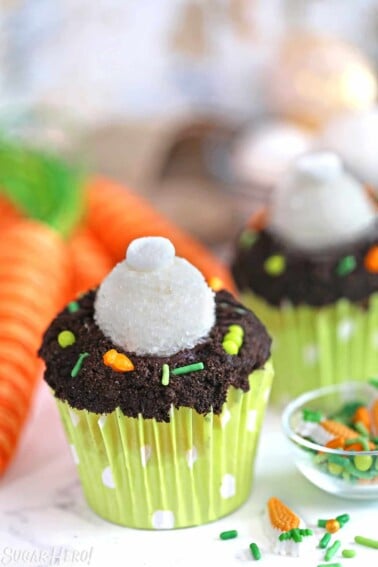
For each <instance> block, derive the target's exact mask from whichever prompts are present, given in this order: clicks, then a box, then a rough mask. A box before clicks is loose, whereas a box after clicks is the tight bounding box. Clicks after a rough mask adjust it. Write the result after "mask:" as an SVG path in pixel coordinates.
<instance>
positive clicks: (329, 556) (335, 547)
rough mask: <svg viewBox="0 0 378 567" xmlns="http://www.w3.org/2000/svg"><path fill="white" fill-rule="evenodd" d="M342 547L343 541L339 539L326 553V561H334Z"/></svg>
mask: <svg viewBox="0 0 378 567" xmlns="http://www.w3.org/2000/svg"><path fill="white" fill-rule="evenodd" d="M340 547H341V541H340V540H339V539H337V540H336V541H335V542H334V543H333V544H332V545H331V547H329V548H328V549H327V551H326V554H325V556H324V559H325V560H326V561H330V560H331V559H332V557H334V556H335V555H336V553H337V552H338V551H339V549H340Z"/></svg>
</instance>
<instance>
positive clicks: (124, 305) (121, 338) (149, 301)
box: [95, 237, 215, 356]
mask: <svg viewBox="0 0 378 567" xmlns="http://www.w3.org/2000/svg"><path fill="white" fill-rule="evenodd" d="M95 320H96V323H97V325H98V326H99V327H100V329H101V330H102V332H103V333H104V335H106V336H107V337H108V338H110V339H111V340H112V341H113V342H114V343H115V345H118V346H120V347H122V348H124V349H125V350H127V351H131V352H135V353H136V354H138V355H157V356H169V355H171V354H174V353H176V352H178V351H180V350H182V349H185V348H192V347H194V346H195V345H196V344H198V343H199V342H200V341H201V340H202V339H204V338H205V337H207V336H208V334H209V332H210V330H211V328H212V327H213V325H214V323H215V299H214V292H213V290H212V289H210V287H209V286H208V285H207V283H206V281H205V279H204V277H203V275H202V274H201V272H200V271H199V270H197V268H195V267H194V266H193V265H192V264H190V263H189V262H188V261H187V260H185V259H183V258H178V257H176V256H175V249H174V246H173V245H172V243H171V242H170V241H169V240H167V239H166V238H161V237H148V238H139V239H137V240H134V241H133V242H132V243H131V244H130V246H129V248H128V250H127V255H126V260H124V261H123V262H120V263H119V264H117V266H116V267H115V268H114V269H113V270H112V271H111V272H110V274H109V275H108V276H107V277H106V278H105V280H104V281H103V282H102V284H101V285H100V288H99V290H98V293H97V298H96V303H95Z"/></svg>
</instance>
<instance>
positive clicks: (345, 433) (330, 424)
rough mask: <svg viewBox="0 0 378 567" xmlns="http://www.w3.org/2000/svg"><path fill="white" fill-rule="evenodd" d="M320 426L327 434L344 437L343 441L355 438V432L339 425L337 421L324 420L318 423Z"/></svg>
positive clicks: (341, 424)
mask: <svg viewBox="0 0 378 567" xmlns="http://www.w3.org/2000/svg"><path fill="white" fill-rule="evenodd" d="M320 425H321V426H322V427H323V429H325V430H326V431H328V433H332V434H333V435H334V436H335V437H344V438H345V439H353V438H354V437H356V432H355V431H354V430H353V429H352V428H350V427H348V426H347V425H344V424H343V423H340V422H339V421H333V420H332V419H325V420H324V421H322V422H321V423H320Z"/></svg>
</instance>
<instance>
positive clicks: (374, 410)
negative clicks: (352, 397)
mask: <svg viewBox="0 0 378 567" xmlns="http://www.w3.org/2000/svg"><path fill="white" fill-rule="evenodd" d="M370 415H371V426H372V430H373V432H374V435H378V399H376V400H375V401H374V402H373V405H372V406H371V409H370Z"/></svg>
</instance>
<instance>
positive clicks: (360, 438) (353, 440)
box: [345, 437, 369, 451]
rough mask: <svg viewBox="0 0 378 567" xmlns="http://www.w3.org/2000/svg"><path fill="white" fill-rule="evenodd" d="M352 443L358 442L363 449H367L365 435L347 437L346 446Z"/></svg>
mask: <svg viewBox="0 0 378 567" xmlns="http://www.w3.org/2000/svg"><path fill="white" fill-rule="evenodd" d="M354 443H360V444H361V445H362V447H363V449H364V451H369V442H368V440H367V439H366V438H365V437H353V439H347V440H346V441H345V445H346V447H349V445H353V444H354Z"/></svg>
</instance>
